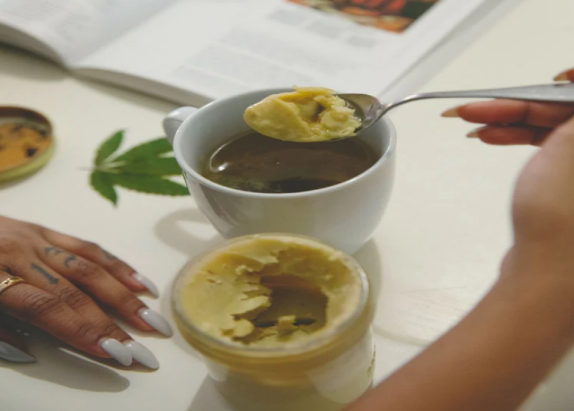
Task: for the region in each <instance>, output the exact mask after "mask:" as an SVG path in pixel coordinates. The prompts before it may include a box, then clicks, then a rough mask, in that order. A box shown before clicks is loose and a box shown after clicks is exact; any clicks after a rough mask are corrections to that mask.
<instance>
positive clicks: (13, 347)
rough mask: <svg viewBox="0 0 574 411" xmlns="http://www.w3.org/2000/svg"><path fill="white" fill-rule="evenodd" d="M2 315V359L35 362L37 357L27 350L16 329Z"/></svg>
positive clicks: (0, 321)
mask: <svg viewBox="0 0 574 411" xmlns="http://www.w3.org/2000/svg"><path fill="white" fill-rule="evenodd" d="M6 320H7V318H6V317H5V316H0V359H2V360H6V361H10V362H16V363H33V362H36V357H34V356H33V355H31V354H30V353H28V352H27V349H26V344H25V343H24V341H23V340H22V338H21V337H20V336H19V335H18V333H17V332H16V330H15V329H14V328H13V327H12V326H11V325H10V324H9V323H8V321H6Z"/></svg>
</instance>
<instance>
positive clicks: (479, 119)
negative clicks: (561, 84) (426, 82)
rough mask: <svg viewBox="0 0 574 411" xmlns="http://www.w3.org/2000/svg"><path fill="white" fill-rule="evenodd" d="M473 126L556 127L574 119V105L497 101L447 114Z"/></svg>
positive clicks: (446, 114)
mask: <svg viewBox="0 0 574 411" xmlns="http://www.w3.org/2000/svg"><path fill="white" fill-rule="evenodd" d="M443 116H444V117H461V118H462V119H464V120H466V121H469V122H471V123H483V124H515V125H528V126H535V127H556V126H558V125H560V124H562V123H564V122H565V121H567V120H568V119H569V118H571V117H572V116H574V105H570V104H554V103H536V102H528V101H513V100H493V101H481V102H478V103H470V104H466V105H464V106H460V107H455V108H454V109H450V110H448V111H446V112H444V113H443Z"/></svg>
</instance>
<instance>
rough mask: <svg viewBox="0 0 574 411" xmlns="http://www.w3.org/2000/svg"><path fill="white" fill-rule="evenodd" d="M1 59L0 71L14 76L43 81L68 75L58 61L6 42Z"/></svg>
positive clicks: (0, 50) (0, 52) (57, 79)
mask: <svg viewBox="0 0 574 411" xmlns="http://www.w3.org/2000/svg"><path fill="white" fill-rule="evenodd" d="M8 57H9V58H8ZM0 59H2V65H0V71H1V72H3V73H7V74H9V75H11V76H14V77H23V78H27V79H34V80H42V81H60V80H62V79H65V78H66V77H68V73H66V70H65V69H64V68H62V67H61V66H59V65H57V64H56V63H54V62H52V61H50V60H48V59H46V58H44V57H41V56H39V55H37V54H33V53H30V52H27V51H25V50H22V49H18V48H16V47H12V46H8V45H6V44H2V45H1V46H0Z"/></svg>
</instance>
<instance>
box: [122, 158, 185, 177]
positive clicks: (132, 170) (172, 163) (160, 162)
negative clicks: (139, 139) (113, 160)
mask: <svg viewBox="0 0 574 411" xmlns="http://www.w3.org/2000/svg"><path fill="white" fill-rule="evenodd" d="M115 170H117V171H118V172H119V173H120V174H137V175H146V176H179V175H181V168H180V167H179V164H177V160H176V159H175V158H174V157H155V158H150V159H146V160H142V161H139V162H137V163H131V162H130V163H125V164H122V165H121V166H116V167H115Z"/></svg>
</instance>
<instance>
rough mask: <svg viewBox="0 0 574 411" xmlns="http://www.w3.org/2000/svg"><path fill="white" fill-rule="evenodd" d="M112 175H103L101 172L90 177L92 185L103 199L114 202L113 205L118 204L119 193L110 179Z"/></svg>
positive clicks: (95, 172)
mask: <svg viewBox="0 0 574 411" xmlns="http://www.w3.org/2000/svg"><path fill="white" fill-rule="evenodd" d="M110 176H111V174H109V173H102V172H101V171H94V172H93V173H92V175H91V176H90V184H91V186H92V187H93V188H94V190H96V191H97V192H98V193H100V195H101V196H102V197H104V198H105V199H107V200H109V201H111V202H112V204H113V205H117V204H118V193H117V192H116V189H115V188H114V183H113V181H112V179H111V178H110Z"/></svg>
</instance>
